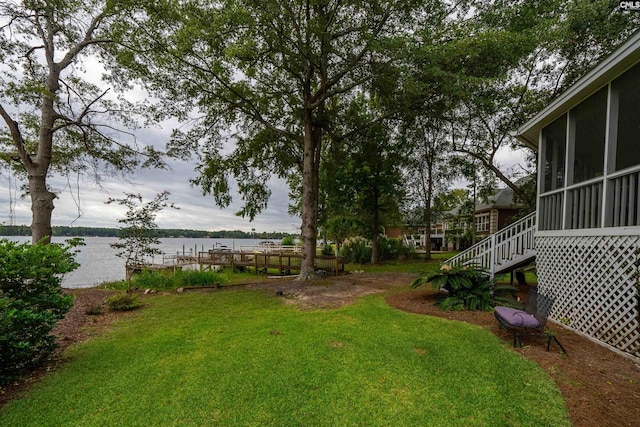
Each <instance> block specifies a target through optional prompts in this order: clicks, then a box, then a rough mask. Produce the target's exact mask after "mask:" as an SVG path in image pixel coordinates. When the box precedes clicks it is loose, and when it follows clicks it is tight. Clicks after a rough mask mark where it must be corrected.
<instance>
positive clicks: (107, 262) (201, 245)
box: [0, 236, 278, 288]
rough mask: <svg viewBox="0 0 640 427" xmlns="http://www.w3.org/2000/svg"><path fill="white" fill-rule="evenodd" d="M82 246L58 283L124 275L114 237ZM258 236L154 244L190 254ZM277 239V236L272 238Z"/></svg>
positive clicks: (85, 283) (86, 283)
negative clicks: (74, 267)
mask: <svg viewBox="0 0 640 427" xmlns="http://www.w3.org/2000/svg"><path fill="white" fill-rule="evenodd" d="M0 239H8V240H13V241H19V242H29V241H31V237H26V236H25V237H23V236H11V237H0ZM65 239H68V237H55V236H54V237H53V239H52V240H53V242H55V243H62V242H64V241H65ZM83 239H84V242H85V244H86V246H81V247H80V248H79V249H80V253H78V255H77V257H76V260H77V261H78V262H79V263H80V268H78V269H77V270H76V271H74V272H72V273H69V274H67V275H66V276H65V278H64V281H63V282H62V286H63V287H65V288H90V287H93V286H96V285H99V284H101V283H103V282H109V281H115V280H122V279H124V260H123V259H122V258H118V257H117V256H116V253H117V252H118V251H117V250H116V249H113V248H112V247H111V246H110V244H111V243H116V242H118V239H117V238H115V237H84V238H83ZM260 241H261V240H260V239H186V238H168V239H161V240H160V242H161V243H160V245H158V248H159V249H160V250H161V251H162V252H163V253H165V254H167V255H175V254H178V253H179V254H182V253H185V254H193V253H197V252H199V251H206V250H208V249H212V248H214V247H218V248H219V247H221V246H226V247H228V248H229V249H235V250H240V248H241V247H242V246H252V245H258V243H260ZM275 242H278V240H275ZM162 258H163V257H162V255H157V256H156V257H155V258H154V260H153V261H154V262H156V263H162Z"/></svg>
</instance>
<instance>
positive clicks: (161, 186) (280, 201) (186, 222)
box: [0, 162, 300, 233]
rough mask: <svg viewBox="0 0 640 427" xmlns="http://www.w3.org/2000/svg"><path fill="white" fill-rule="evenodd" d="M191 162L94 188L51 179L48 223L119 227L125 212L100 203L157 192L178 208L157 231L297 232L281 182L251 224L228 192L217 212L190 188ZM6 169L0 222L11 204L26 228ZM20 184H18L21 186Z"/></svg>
mask: <svg viewBox="0 0 640 427" xmlns="http://www.w3.org/2000/svg"><path fill="white" fill-rule="evenodd" d="M195 176H196V172H194V164H189V163H187V162H172V163H171V165H170V169H169V170H149V169H143V170H139V171H138V172H136V173H135V175H134V176H133V177H132V178H131V180H130V181H128V182H127V181H124V180H118V179H111V178H110V179H105V180H104V182H101V184H100V186H97V185H96V184H95V183H94V182H92V180H91V179H90V178H88V177H82V176H81V177H80V178H79V180H76V179H75V178H74V179H73V180H72V181H71V182H67V181H66V180H65V179H60V178H56V179H54V180H52V181H51V183H52V186H53V187H54V188H55V189H56V190H57V191H59V194H58V199H56V200H55V201H54V206H55V209H54V211H53V217H52V223H53V225H61V226H70V225H73V226H78V227H118V226H119V225H118V223H117V220H118V219H119V218H122V217H123V216H124V214H125V211H126V209H125V208H123V207H122V206H119V205H118V204H117V203H112V204H109V205H107V204H105V202H106V201H107V200H108V199H109V198H110V197H112V198H120V197H123V196H124V193H127V192H132V193H140V194H141V195H142V197H143V200H144V201H148V200H151V199H153V197H154V196H155V195H156V194H157V193H160V192H162V191H165V190H167V191H169V192H170V193H171V194H170V195H169V201H170V202H172V203H175V205H176V206H177V207H178V208H180V209H179V210H174V209H169V208H165V209H164V210H162V211H161V212H159V213H158V216H157V218H156V224H157V225H158V226H159V227H160V228H180V229H191V230H211V231H214V230H243V231H252V230H254V229H255V231H256V232H272V231H280V232H287V233H299V229H300V219H299V218H297V217H293V216H290V215H289V214H288V213H287V210H288V205H289V198H288V187H287V185H286V184H285V183H284V182H282V181H280V180H273V181H272V183H271V185H270V188H271V199H270V202H269V206H268V208H267V209H266V210H265V211H263V212H262V213H261V214H259V215H258V216H257V217H256V218H255V219H254V221H253V222H250V221H249V219H248V218H242V217H239V216H236V215H235V214H234V213H235V212H237V211H238V210H240V207H241V204H242V201H241V199H240V197H239V196H238V195H237V194H233V202H232V204H231V206H230V207H228V208H225V209H221V208H219V207H217V206H216V205H215V203H214V200H213V197H212V196H203V195H202V191H201V190H200V188H197V187H192V186H191V185H190V184H189V179H190V178H194V177H195ZM9 184H10V177H9V175H8V173H7V171H6V170H3V171H2V174H1V175H0V223H1V224H5V225H9V224H10V223H11V218H10V204H11V201H12V199H13V203H14V221H13V223H14V224H16V225H29V224H31V210H30V209H31V204H30V200H29V199H28V198H20V190H19V188H18V189H16V183H15V180H14V179H13V177H11V186H10V185H9ZM20 185H21V183H18V186H20Z"/></svg>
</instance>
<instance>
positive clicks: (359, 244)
mask: <svg viewBox="0 0 640 427" xmlns="http://www.w3.org/2000/svg"><path fill="white" fill-rule="evenodd" d="M371 251H372V249H371V246H369V241H368V240H367V239H365V238H364V237H361V236H356V237H350V238H348V239H346V240H345V241H344V243H343V244H342V247H341V248H340V256H343V257H344V262H346V263H349V264H366V263H368V262H371Z"/></svg>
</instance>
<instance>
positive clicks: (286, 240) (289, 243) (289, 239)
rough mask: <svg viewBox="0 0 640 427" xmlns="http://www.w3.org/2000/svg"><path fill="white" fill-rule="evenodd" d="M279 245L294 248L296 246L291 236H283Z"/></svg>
mask: <svg viewBox="0 0 640 427" xmlns="http://www.w3.org/2000/svg"><path fill="white" fill-rule="evenodd" d="M280 244H281V245H282V246H294V245H295V244H296V240H295V239H294V238H293V236H284V238H283V239H282V241H281V242H280Z"/></svg>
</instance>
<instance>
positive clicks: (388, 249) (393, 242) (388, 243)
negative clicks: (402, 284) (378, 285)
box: [378, 236, 416, 261]
mask: <svg viewBox="0 0 640 427" xmlns="http://www.w3.org/2000/svg"><path fill="white" fill-rule="evenodd" d="M378 248H379V251H380V254H379V255H380V261H393V260H397V259H400V258H404V259H411V258H414V257H415V254H416V251H415V248H411V247H408V246H405V245H404V244H403V243H402V240H401V239H390V238H388V237H386V236H380V237H379V238H378Z"/></svg>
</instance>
